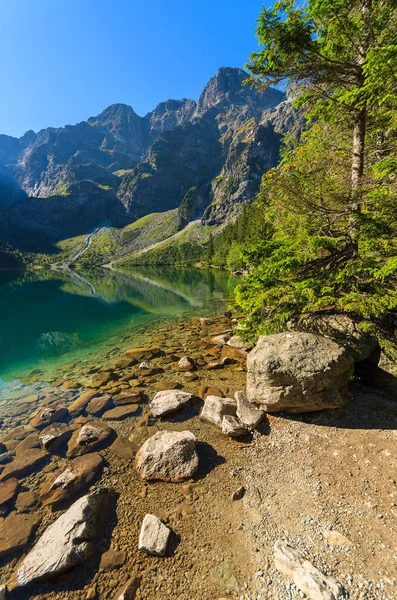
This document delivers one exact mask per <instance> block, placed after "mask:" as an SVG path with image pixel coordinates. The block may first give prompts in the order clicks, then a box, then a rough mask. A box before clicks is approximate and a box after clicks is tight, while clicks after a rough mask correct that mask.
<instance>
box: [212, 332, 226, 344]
mask: <svg viewBox="0 0 397 600" xmlns="http://www.w3.org/2000/svg"><path fill="white" fill-rule="evenodd" d="M229 340H230V336H229V335H225V334H224V335H216V336H215V337H213V338H212V340H211V342H212V343H213V344H216V345H217V346H224V345H225V344H227V343H228V341H229Z"/></svg>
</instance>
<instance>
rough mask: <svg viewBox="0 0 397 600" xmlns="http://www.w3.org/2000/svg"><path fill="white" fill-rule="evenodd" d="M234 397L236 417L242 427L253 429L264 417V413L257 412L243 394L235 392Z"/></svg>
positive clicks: (261, 411)
mask: <svg viewBox="0 0 397 600" xmlns="http://www.w3.org/2000/svg"><path fill="white" fill-rule="evenodd" d="M234 397H235V399H236V402H237V416H238V418H239V419H240V421H241V423H242V424H243V425H246V427H248V428H249V429H255V427H258V425H259V423H260V422H261V421H262V419H263V417H264V416H265V411H263V410H259V409H258V408H256V407H255V406H254V405H253V404H251V403H250V402H248V399H247V395H246V394H245V392H236V393H235V394H234Z"/></svg>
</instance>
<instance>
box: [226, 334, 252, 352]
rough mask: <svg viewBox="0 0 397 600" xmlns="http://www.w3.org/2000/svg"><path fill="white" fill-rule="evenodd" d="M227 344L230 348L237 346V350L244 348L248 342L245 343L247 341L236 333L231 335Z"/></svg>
mask: <svg viewBox="0 0 397 600" xmlns="http://www.w3.org/2000/svg"><path fill="white" fill-rule="evenodd" d="M227 345H228V346H230V347H231V348H238V349H239V350H246V349H247V347H248V346H249V344H247V342H243V340H242V339H241V338H240V337H239V336H238V335H233V336H232V337H231V338H230V340H228V342H227Z"/></svg>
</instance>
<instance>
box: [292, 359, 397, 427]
mask: <svg viewBox="0 0 397 600" xmlns="http://www.w3.org/2000/svg"><path fill="white" fill-rule="evenodd" d="M359 374H360V373H357V375H359ZM349 392H350V400H349V401H348V402H347V403H346V404H345V405H344V406H342V407H340V408H337V409H335V410H323V411H319V412H312V413H305V414H300V415H291V414H288V415H287V414H283V417H285V418H286V419H290V420H299V421H303V422H305V423H311V424H313V425H319V426H324V427H338V428H343V429H384V430H395V429H397V378H396V377H394V375H391V374H390V373H388V372H387V371H384V370H383V369H381V368H380V367H376V366H375V365H372V366H368V365H367V367H366V372H365V373H361V374H360V377H357V376H356V377H355V378H354V379H353V380H352V382H351V384H350V386H349Z"/></svg>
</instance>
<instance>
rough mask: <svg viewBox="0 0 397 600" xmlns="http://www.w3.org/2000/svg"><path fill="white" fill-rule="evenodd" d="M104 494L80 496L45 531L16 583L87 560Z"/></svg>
mask: <svg viewBox="0 0 397 600" xmlns="http://www.w3.org/2000/svg"><path fill="white" fill-rule="evenodd" d="M104 496H105V492H104V491H103V490H99V491H97V492H94V493H92V494H88V495H86V496H83V497H82V498H80V499H79V500H77V501H76V502H75V503H74V504H72V506H71V507H70V508H69V509H68V510H67V511H66V512H65V513H63V514H62V515H61V516H60V517H58V519H57V520H56V521H55V522H54V523H53V524H52V525H50V526H49V527H48V528H47V529H46V530H45V532H44V533H43V535H42V536H41V538H40V539H39V540H38V541H37V543H36V544H35V545H34V547H33V549H32V550H31V551H30V552H29V554H28V555H27V556H26V557H25V558H24V559H23V560H22V562H21V564H20V566H19V568H18V570H17V582H18V585H19V586H26V585H27V584H29V583H32V582H35V581H44V580H47V579H50V578H52V577H54V576H55V575H59V574H60V573H64V572H66V571H69V570H70V569H72V568H74V567H77V566H78V565H80V564H82V563H84V562H85V561H86V560H87V558H88V557H89V555H90V554H91V552H92V544H93V542H94V540H95V538H96V536H97V529H98V522H99V514H100V512H101V507H102V506H103V503H104Z"/></svg>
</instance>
